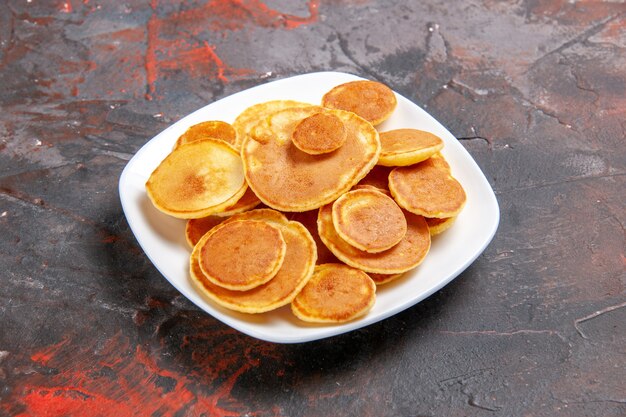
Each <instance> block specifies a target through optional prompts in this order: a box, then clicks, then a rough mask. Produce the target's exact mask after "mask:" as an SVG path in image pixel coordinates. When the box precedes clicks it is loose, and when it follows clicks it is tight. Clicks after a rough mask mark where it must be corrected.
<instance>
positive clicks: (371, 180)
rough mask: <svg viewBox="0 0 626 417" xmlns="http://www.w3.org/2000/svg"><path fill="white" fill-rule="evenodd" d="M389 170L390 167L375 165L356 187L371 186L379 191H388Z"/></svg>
mask: <svg viewBox="0 0 626 417" xmlns="http://www.w3.org/2000/svg"><path fill="white" fill-rule="evenodd" d="M391 169H392V168H390V167H384V166H382V165H376V166H375V167H374V168H372V169H371V170H370V172H368V173H367V175H366V176H365V177H364V178H363V179H362V180H361V181H359V184H358V185H371V186H374V187H376V188H379V189H381V190H389V173H390V172H391Z"/></svg>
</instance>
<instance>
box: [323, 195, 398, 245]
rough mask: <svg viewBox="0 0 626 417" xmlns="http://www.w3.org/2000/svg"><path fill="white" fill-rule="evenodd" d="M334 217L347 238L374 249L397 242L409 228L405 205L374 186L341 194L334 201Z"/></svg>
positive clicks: (349, 241)
mask: <svg viewBox="0 0 626 417" xmlns="http://www.w3.org/2000/svg"><path fill="white" fill-rule="evenodd" d="M360 187H372V186H367V185H366V186H360ZM332 218H333V225H334V226H335V231H336V232H337V234H338V235H339V236H340V237H341V238H342V239H343V240H345V241H346V242H347V243H349V244H350V245H352V246H354V247H355V248H357V249H360V250H362V251H365V252H371V253H377V252H382V251H384V250H387V249H389V248H391V247H392V246H395V245H396V244H398V242H400V240H402V238H403V237H404V235H405V234H406V229H407V225H406V218H405V217H404V213H403V212H402V209H401V208H400V207H398V204H396V202H395V201H394V200H393V199H392V198H391V197H388V196H386V195H385V194H383V193H382V192H380V191H378V190H376V189H375V188H374V187H372V188H360V189H355V190H352V191H349V192H347V193H345V194H344V195H342V196H341V197H339V198H338V199H337V200H335V202H334V203H333V205H332Z"/></svg>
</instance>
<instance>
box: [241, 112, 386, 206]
mask: <svg viewBox="0 0 626 417" xmlns="http://www.w3.org/2000/svg"><path fill="white" fill-rule="evenodd" d="M319 111H320V107H315V106H310V107H303V108H289V109H286V110H282V111H279V112H276V113H273V114H272V115H271V116H269V117H267V118H266V119H265V120H264V121H263V122H261V123H260V124H258V125H257V126H256V127H255V128H254V130H253V132H251V133H250V135H249V136H247V137H246V138H245V139H244V143H243V146H242V150H241V155H242V159H243V163H244V170H245V175H246V179H247V181H248V184H249V186H250V188H252V190H253V191H254V193H255V194H256V195H257V197H259V199H260V200H261V201H262V202H263V203H265V204H266V205H268V206H270V207H272V208H275V209H277V210H283V211H307V210H312V209H314V208H317V207H320V206H322V205H324V204H326V203H329V202H331V201H334V200H335V199H336V198H337V197H339V196H340V195H341V194H343V193H345V192H346V191H348V190H349V189H350V188H351V187H352V186H353V185H354V184H356V183H357V182H358V181H359V180H360V179H362V178H363V177H364V176H365V174H367V172H368V171H369V170H370V169H371V168H372V167H373V166H374V164H375V163H376V161H377V160H378V154H379V152H380V142H379V140H378V132H377V131H376V129H374V128H373V127H372V125H371V124H370V123H368V122H367V121H365V120H363V119H362V118H360V117H359V116H357V115H355V114H354V113H350V112H345V111H341V110H333V111H332V114H334V115H335V116H337V117H338V118H339V119H341V121H342V122H343V124H344V126H345V127H346V132H347V135H346V141H345V143H344V145H343V146H341V147H340V148H339V149H337V150H336V151H334V152H331V153H329V154H324V155H309V154H307V153H305V152H302V151H301V150H299V149H298V148H296V146H295V145H294V144H293V142H292V141H291V133H292V132H293V129H294V126H295V125H296V124H297V123H299V122H300V121H301V120H302V119H304V118H306V117H309V116H311V115H313V114H315V113H318V112H319Z"/></svg>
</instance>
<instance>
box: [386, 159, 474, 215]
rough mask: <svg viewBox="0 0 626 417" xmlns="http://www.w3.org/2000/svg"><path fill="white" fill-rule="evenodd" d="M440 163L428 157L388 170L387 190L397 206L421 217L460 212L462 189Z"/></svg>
mask: <svg viewBox="0 0 626 417" xmlns="http://www.w3.org/2000/svg"><path fill="white" fill-rule="evenodd" d="M439 163H440V162H436V161H435V162H433V161H432V160H431V159H427V160H426V161H424V162H420V163H419V164H415V165H411V166H407V167H398V168H394V169H393V171H391V173H390V174H389V190H390V191H391V194H392V195H393V198H394V199H395V200H396V201H397V203H398V205H399V206H400V207H402V208H404V209H406V210H408V211H410V212H411V213H415V214H419V215H422V216H424V217H437V218H444V217H454V216H456V215H458V214H459V213H460V212H461V210H462V209H463V206H464V205H465V200H466V196H465V191H464V190H463V187H462V186H461V184H460V183H459V182H458V181H457V180H456V179H454V177H452V175H450V173H449V172H448V171H447V170H446V169H445V168H442V167H441V166H440V165H438V164H439Z"/></svg>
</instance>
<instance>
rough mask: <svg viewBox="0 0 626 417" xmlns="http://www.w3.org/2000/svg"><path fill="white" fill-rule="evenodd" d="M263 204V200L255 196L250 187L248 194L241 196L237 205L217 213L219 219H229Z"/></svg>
mask: <svg viewBox="0 0 626 417" xmlns="http://www.w3.org/2000/svg"><path fill="white" fill-rule="evenodd" d="M259 204H261V200H259V198H258V197H257V196H256V194H254V191H252V189H251V188H250V187H248V188H247V189H246V192H245V193H244V194H243V196H241V198H240V199H239V200H237V202H236V203H235V204H233V205H232V206H230V207H226V208H225V209H224V211H220V212H217V213H215V215H216V216H219V217H228V216H232V215H233V214H237V213H242V212H244V211H247V210H251V209H253V208H255V207H256V206H258V205H259Z"/></svg>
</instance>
